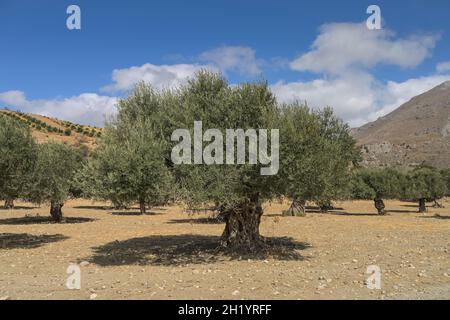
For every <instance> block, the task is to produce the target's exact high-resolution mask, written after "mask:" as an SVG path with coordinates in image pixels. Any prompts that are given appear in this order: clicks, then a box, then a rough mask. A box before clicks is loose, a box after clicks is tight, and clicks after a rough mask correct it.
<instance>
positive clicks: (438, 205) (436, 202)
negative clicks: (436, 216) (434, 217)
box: [433, 199, 445, 209]
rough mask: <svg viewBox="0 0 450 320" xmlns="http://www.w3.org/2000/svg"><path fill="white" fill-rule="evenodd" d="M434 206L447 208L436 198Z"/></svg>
mask: <svg viewBox="0 0 450 320" xmlns="http://www.w3.org/2000/svg"><path fill="white" fill-rule="evenodd" d="M433 208H440V209H442V208H445V207H444V205H443V204H442V203H439V201H437V200H436V199H435V200H434V204H433Z"/></svg>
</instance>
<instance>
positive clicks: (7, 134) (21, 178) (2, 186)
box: [0, 114, 36, 208]
mask: <svg viewBox="0 0 450 320" xmlns="http://www.w3.org/2000/svg"><path fill="white" fill-rule="evenodd" d="M35 160H36V143H35V142H34V139H33V137H32V136H31V133H30V130H29V129H28V128H27V127H24V126H23V125H22V124H21V123H20V122H19V121H17V120H15V119H12V118H11V117H7V116H5V115H1V114H0V199H3V200H5V208H12V207H13V206H14V200H15V199H17V198H19V197H20V196H23V193H24V191H25V189H26V185H27V182H28V180H29V178H30V174H31V173H32V172H33V168H34V164H35Z"/></svg>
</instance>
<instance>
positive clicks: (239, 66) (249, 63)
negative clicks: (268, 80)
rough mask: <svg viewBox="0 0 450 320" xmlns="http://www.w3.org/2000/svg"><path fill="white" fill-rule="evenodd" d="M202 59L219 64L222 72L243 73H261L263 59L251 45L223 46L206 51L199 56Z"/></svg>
mask: <svg viewBox="0 0 450 320" xmlns="http://www.w3.org/2000/svg"><path fill="white" fill-rule="evenodd" d="M199 58H200V60H201V61H204V62H207V63H210V64H213V65H215V66H217V67H218V68H219V69H220V70H221V71H222V72H224V73H226V72H228V71H232V72H237V73H239V74H241V75H257V74H260V73H261V72H262V71H261V64H262V63H263V61H262V60H260V59H257V58H256V52H255V50H254V49H252V48H250V47H239V46H223V47H219V48H215V49H212V50H209V51H205V52H203V53H202V54H200V56H199Z"/></svg>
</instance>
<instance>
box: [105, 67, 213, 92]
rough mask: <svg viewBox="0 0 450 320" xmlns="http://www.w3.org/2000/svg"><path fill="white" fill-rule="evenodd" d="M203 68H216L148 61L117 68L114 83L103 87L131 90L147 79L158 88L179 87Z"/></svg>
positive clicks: (113, 90) (110, 90) (113, 75)
mask: <svg viewBox="0 0 450 320" xmlns="http://www.w3.org/2000/svg"><path fill="white" fill-rule="evenodd" d="M202 69H214V68H213V67H211V66H207V65H197V64H174V65H154V64H150V63H146V64H144V65H142V66H134V67H130V68H125V69H116V70H114V71H113V73H112V80H113V81H114V83H113V84H111V85H108V86H105V87H103V88H102V90H103V91H105V92H118V91H126V90H130V89H132V88H133V87H134V85H135V84H136V83H138V82H139V81H145V82H146V83H149V84H150V85H152V86H153V87H154V88H156V89H167V88H174V87H179V86H181V85H183V84H185V83H186V81H187V80H188V79H189V78H192V77H193V76H194V75H195V73H196V72H198V71H200V70H202Z"/></svg>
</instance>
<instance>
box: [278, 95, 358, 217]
mask: <svg viewBox="0 0 450 320" xmlns="http://www.w3.org/2000/svg"><path fill="white" fill-rule="evenodd" d="M280 128H281V141H280V145H281V153H280V158H281V167H280V174H279V179H278V181H279V183H281V184H282V185H281V186H279V190H281V191H282V193H283V195H285V196H287V197H288V198H290V199H292V200H293V201H292V204H291V207H290V208H289V210H287V211H286V212H285V214H287V215H304V214H305V202H306V201H313V202H316V203H317V204H319V206H320V207H321V210H322V211H326V210H327V209H328V207H330V206H331V202H332V201H333V200H338V199H343V198H345V196H346V190H347V189H348V182H349V181H350V174H351V167H352V166H353V165H354V164H356V162H357V160H358V159H359V150H358V148H357V147H356V144H355V140H354V139H353V138H352V136H351V135H350V128H349V127H348V125H346V124H344V123H343V122H342V121H341V120H340V119H338V118H337V117H335V116H334V115H333V112H332V110H331V109H330V108H325V109H324V110H323V111H318V112H314V111H311V110H310V109H309V108H308V107H306V106H301V105H299V104H293V105H290V106H284V107H283V108H282V115H281V118H280Z"/></svg>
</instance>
